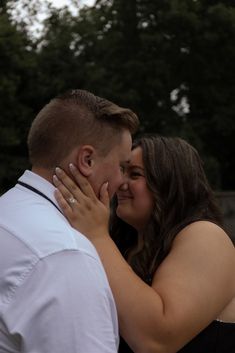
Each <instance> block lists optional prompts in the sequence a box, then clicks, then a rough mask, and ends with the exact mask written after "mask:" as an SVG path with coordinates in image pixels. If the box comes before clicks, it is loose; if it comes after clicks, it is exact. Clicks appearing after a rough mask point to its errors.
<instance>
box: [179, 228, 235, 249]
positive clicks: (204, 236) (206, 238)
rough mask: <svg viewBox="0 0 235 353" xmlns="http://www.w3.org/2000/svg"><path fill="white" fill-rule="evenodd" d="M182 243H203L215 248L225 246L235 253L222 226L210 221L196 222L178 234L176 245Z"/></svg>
mask: <svg viewBox="0 0 235 353" xmlns="http://www.w3.org/2000/svg"><path fill="white" fill-rule="evenodd" d="M182 241H183V242H185V241H188V242H195V241H199V242H201V241H203V242H208V243H211V245H212V244H214V245H215V246H216V244H217V245H218V246H222V245H224V246H225V247H228V248H231V250H234V251H235V247H234V244H233V243H232V240H231V238H230V237H229V235H228V234H227V233H226V232H225V231H224V230H223V229H222V228H221V227H220V226H218V225H217V224H215V223H213V222H210V221H196V222H193V223H190V224H189V225H187V226H186V227H185V228H183V229H182V230H181V231H180V232H179V233H178V235H177V237H176V238H175V244H177V243H181V242H182Z"/></svg>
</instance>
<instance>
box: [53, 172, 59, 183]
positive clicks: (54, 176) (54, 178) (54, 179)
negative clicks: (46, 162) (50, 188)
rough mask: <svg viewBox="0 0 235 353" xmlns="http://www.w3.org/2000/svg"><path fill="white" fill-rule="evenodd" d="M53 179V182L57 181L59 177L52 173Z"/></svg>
mask: <svg viewBox="0 0 235 353" xmlns="http://www.w3.org/2000/svg"><path fill="white" fill-rule="evenodd" d="M53 181H54V183H55V184H58V183H59V179H58V178H57V176H56V175H55V174H54V175H53Z"/></svg>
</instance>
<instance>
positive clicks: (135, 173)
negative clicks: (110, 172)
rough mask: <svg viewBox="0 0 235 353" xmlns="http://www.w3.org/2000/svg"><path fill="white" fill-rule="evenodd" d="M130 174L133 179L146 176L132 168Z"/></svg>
mask: <svg viewBox="0 0 235 353" xmlns="http://www.w3.org/2000/svg"><path fill="white" fill-rule="evenodd" d="M129 176H130V178H132V179H137V178H140V177H144V174H143V172H141V171H138V170H131V171H129Z"/></svg>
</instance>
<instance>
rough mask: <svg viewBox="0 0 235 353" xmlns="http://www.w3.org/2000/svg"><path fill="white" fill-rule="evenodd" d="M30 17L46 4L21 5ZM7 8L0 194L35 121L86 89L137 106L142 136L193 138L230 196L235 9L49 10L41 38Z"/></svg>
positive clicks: (161, 3) (114, 2)
mask: <svg viewBox="0 0 235 353" xmlns="http://www.w3.org/2000/svg"><path fill="white" fill-rule="evenodd" d="M23 3H24V6H25V8H26V9H27V8H28V11H30V14H31V16H30V18H33V16H35V15H36V14H37V12H38V11H39V9H40V6H41V7H42V4H43V2H41V1H29V0H24V1H23ZM13 7H14V1H3V2H1V8H0V9H1V10H0V56H1V61H0V97H1V99H0V108H1V116H0V119H1V130H0V138H1V139H0V141H1V142H0V143H1V152H0V159H1V165H2V168H1V172H0V185H1V186H2V189H4V188H6V187H7V186H9V185H10V184H11V183H13V182H14V179H15V175H18V172H19V173H20V172H21V171H22V169H23V168H25V166H26V165H27V159H26V156H27V153H26V148H25V140H26V134H27V130H28V127H29V124H30V121H31V120H32V119H33V118H34V116H35V114H36V112H37V111H38V110H39V109H40V108H41V107H42V106H43V105H44V104H45V103H46V102H47V101H48V100H49V99H50V98H51V97H53V96H55V95H56V94H57V93H60V92H62V91H64V90H66V89H68V88H76V87H80V88H84V89H88V90H90V91H92V92H94V93H96V94H98V95H100V96H105V97H107V98H109V99H111V100H114V101H116V102H117V103H119V104H121V105H123V106H127V107H130V108H132V109H133V110H134V111H136V112H137V113H138V115H139V116H140V120H141V130H142V131H145V132H156V133H161V134H165V135H177V136H181V137H183V138H185V139H187V140H188V141H189V142H191V143H192V144H193V145H194V146H195V147H196V148H197V149H198V150H199V152H200V154H201V155H202V157H203V159H204V161H205V168H206V171H207V173H208V176H209V179H210V181H211V183H212V185H213V186H214V187H215V188H217V189H219V188H221V189H234V180H235V175H234V173H235V168H234V157H233V155H234V141H233V139H234V136H235V135H234V133H235V131H234V129H235V122H234V113H235V103H234V99H233V97H234V94H235V82H234V77H235V46H234V43H235V3H234V1H215V0H213V1H212V0H211V1H209V0H148V1H146V0H128V1H126V0H97V1H96V3H95V5H94V6H93V7H84V8H82V9H81V10H80V12H79V15H78V16H76V15H72V14H71V13H70V11H69V9H68V8H63V9H60V10H58V9H55V8H53V7H52V6H48V7H47V8H46V10H45V11H46V12H47V17H46V19H45V21H44V31H43V33H42V35H41V37H40V38H38V39H35V38H33V37H32V36H31V35H30V33H29V32H27V23H26V22H25V21H26V19H23V20H22V21H21V22H20V23H18V25H17V26H16V25H15V24H14V22H13V21H12V20H11V17H10V15H9V14H10V12H9V11H10V9H11V8H13Z"/></svg>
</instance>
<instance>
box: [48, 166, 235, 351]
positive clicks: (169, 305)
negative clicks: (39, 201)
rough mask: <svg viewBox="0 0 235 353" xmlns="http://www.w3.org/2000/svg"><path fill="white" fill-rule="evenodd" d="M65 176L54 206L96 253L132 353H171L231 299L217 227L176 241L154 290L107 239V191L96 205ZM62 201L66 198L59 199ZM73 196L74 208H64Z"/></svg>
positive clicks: (228, 256)
mask: <svg viewBox="0 0 235 353" xmlns="http://www.w3.org/2000/svg"><path fill="white" fill-rule="evenodd" d="M73 175H74V178H75V180H76V182H77V183H78V184H79V186H80V189H79V188H77V186H76V185H75V183H74V182H73V181H72V180H71V179H69V178H68V177H67V176H66V175H65V173H64V172H59V173H58V174H57V176H58V178H60V181H58V180H55V184H56V186H57V188H58V189H59V190H60V192H61V193H59V192H58V193H57V196H56V197H57V201H58V203H59V204H60V206H61V207H62V209H63V211H64V213H65V215H66V217H67V218H68V219H69V221H70V222H71V224H72V226H74V227H75V228H77V229H78V230H80V231H82V232H83V233H84V234H85V235H86V236H87V237H88V238H89V239H90V240H91V241H92V242H93V244H94V246H95V247H96V249H97V251H98V253H99V255H100V258H101V260H102V263H103V265H104V268H105V271H106V273H107V276H108V279H109V283H110V286H111V288H112V291H113V294H114V297H115V301H116V305H117V310H118V314H119V324H120V331H121V334H122V336H123V337H124V338H125V339H126V341H127V343H128V344H129V345H130V347H131V348H132V349H133V351H134V352H136V353H173V352H177V351H178V350H179V349H180V348H181V347H182V346H184V345H185V344H186V343H187V342H188V341H190V340H191V339H192V338H193V337H194V336H196V335H197V334H198V333H199V331H200V330H202V329H203V328H204V327H206V326H207V325H208V324H209V323H210V322H211V321H213V320H214V319H215V318H216V317H217V316H218V315H219V313H220V312H221V311H222V309H223V308H224V307H225V306H226V304H227V303H228V302H229V301H230V300H231V298H232V297H233V296H234V268H235V262H234V248H233V245H232V243H231V241H230V240H229V239H228V237H227V235H226V234H225V233H224V232H223V231H222V230H221V229H220V228H219V227H217V226H216V225H214V224H212V223H209V222H197V223H193V224H191V225H189V226H188V227H186V228H185V229H184V230H183V231H181V232H180V234H179V235H178V236H177V238H176V240H175V241H174V243H173V247H172V250H171V252H170V254H169V255H168V256H167V258H166V259H165V260H164V261H163V263H162V264H161V266H160V267H159V269H158V270H157V272H156V274H155V276H154V280H153V285H152V287H149V286H148V285H146V284H145V283H144V282H143V281H142V280H141V279H140V278H139V277H138V276H137V275H136V274H135V273H134V272H133V270H132V269H131V268H130V266H129V265H128V264H127V263H126V261H125V260H124V259H123V257H122V255H121V254H120V252H119V251H118V249H117V247H116V245H115V244H114V242H113V241H112V239H111V238H110V236H109V234H108V214H109V212H108V196H107V190H106V189H107V188H106V187H105V186H103V188H102V190H101V199H102V200H103V202H104V204H105V205H104V204H103V203H102V202H100V201H99V200H98V199H97V198H96V196H95V194H94V192H93V190H92V188H91V186H90V185H89V183H88V182H87V181H86V179H85V178H83V177H82V176H81V175H80V174H79V172H78V171H77V170H76V169H75V170H73ZM63 195H64V196H63ZM71 195H73V196H74V197H75V198H77V200H78V202H77V203H73V204H68V203H67V201H66V199H68V198H69V197H70V196H71Z"/></svg>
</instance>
